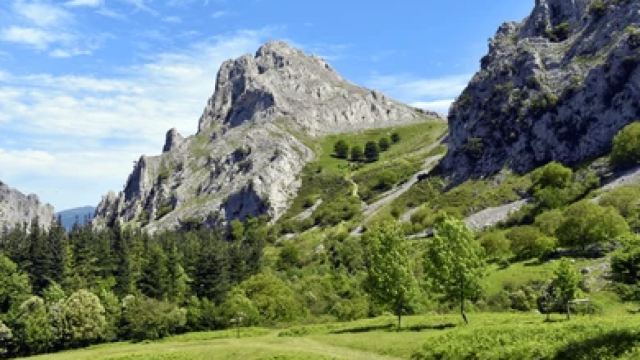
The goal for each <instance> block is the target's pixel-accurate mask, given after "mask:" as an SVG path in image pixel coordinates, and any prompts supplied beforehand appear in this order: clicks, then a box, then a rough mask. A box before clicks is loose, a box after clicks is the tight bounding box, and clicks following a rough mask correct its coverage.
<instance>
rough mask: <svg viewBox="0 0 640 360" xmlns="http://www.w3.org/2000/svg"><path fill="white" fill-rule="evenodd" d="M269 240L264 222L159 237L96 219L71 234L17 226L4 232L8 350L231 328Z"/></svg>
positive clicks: (0, 329)
mask: <svg viewBox="0 0 640 360" xmlns="http://www.w3.org/2000/svg"><path fill="white" fill-rule="evenodd" d="M269 237H270V235H269V233H268V230H267V227H266V226H264V221H260V220H258V219H250V220H248V221H247V222H246V223H245V224H242V223H240V222H234V223H233V226H232V227H231V229H230V230H229V231H225V232H220V231H215V230H196V231H189V232H167V233H163V234H158V235H155V236H151V235H148V234H145V233H143V232H141V231H133V230H129V229H122V228H119V227H116V228H114V229H108V228H107V229H102V230H96V229H93V228H92V227H90V226H85V227H80V226H75V227H74V228H73V229H72V230H71V231H70V232H69V233H68V234H67V233H66V232H65V229H64V228H63V227H62V226H61V225H60V224H58V223H54V224H53V225H52V227H51V229H49V230H48V231H45V230H43V229H42V228H40V227H39V225H38V222H37V221H35V222H34V223H33V224H32V225H31V226H30V228H28V229H26V228H25V227H24V226H22V227H17V228H15V229H13V230H11V231H10V232H7V233H5V234H4V236H2V237H1V238H0V252H1V253H0V321H1V322H0V353H1V354H2V355H3V356H7V357H13V356H24V355H30V354H37V353H44V352H51V351H56V350H62V349H68V348H75V347H81V346H86V345H89V344H94V343H98V342H104V341H116V340H130V339H131V340H143V339H157V338H160V337H163V336H167V335H170V334H174V333H179V332H184V331H199V330H209V329H221V328H225V327H227V326H229V320H230V318H232V317H234V316H235V314H232V313H229V309H231V310H232V309H233V306H232V305H233V304H226V305H225V306H222V304H223V303H224V302H225V301H236V302H237V301H243V299H242V295H243V293H242V290H241V289H239V288H238V284H240V283H242V282H243V281H245V280H247V279H249V278H251V276H252V275H255V274H257V273H259V272H260V268H261V256H262V252H263V251H262V250H263V248H264V244H265V241H267V240H268V239H269ZM258 280H260V279H258ZM263 280H264V281H267V282H268V281H272V280H273V281H275V280H274V279H271V278H266V279H264V277H263ZM254 282H255V281H254ZM234 288H237V289H235V290H234ZM232 290H233V291H235V293H236V297H235V298H233V299H230V297H229V296H227V295H228V294H229V293H230V292H232ZM223 309H224V311H227V312H226V313H225V312H224V311H223Z"/></svg>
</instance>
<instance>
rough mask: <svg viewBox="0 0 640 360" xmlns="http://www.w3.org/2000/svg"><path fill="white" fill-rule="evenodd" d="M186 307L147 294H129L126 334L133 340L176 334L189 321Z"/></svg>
mask: <svg viewBox="0 0 640 360" xmlns="http://www.w3.org/2000/svg"><path fill="white" fill-rule="evenodd" d="M186 315H187V312H186V310H185V309H181V308H178V307H176V306H175V305H173V304H171V303H168V302H166V301H159V300H156V299H152V298H148V297H145V296H128V297H127V298H126V301H124V306H123V314H122V316H123V320H124V324H125V326H124V331H125V335H126V336H127V337H128V338H130V339H133V340H137V341H141V340H156V339H161V338H163V337H166V336H169V335H171V334H175V333H177V332H178V331H180V329H182V328H183V327H184V326H185V324H186V322H187V316H186Z"/></svg>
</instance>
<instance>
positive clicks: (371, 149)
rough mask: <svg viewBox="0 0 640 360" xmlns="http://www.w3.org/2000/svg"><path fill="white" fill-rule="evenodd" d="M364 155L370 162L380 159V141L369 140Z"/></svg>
mask: <svg viewBox="0 0 640 360" xmlns="http://www.w3.org/2000/svg"><path fill="white" fill-rule="evenodd" d="M364 156H365V157H366V158H367V161H369V162H375V161H378V159H379V158H380V148H379V147H378V143H376V142H375V141H368V142H367V143H366V144H365V145H364Z"/></svg>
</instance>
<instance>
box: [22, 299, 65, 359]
mask: <svg viewBox="0 0 640 360" xmlns="http://www.w3.org/2000/svg"><path fill="white" fill-rule="evenodd" d="M15 335H16V338H17V347H18V350H17V352H18V353H20V354H23V355H26V354H38V353H42V352H46V351H48V350H50V349H51V348H52V347H53V345H54V342H55V340H56V339H55V338H54V332H53V329H52V327H51V322H50V317H49V312H48V311H47V307H46V306H45V304H44V301H43V300H42V299H41V298H39V297H37V296H32V297H31V298H29V299H27V300H25V301H24V302H23V303H22V304H21V305H20V309H19V312H18V317H17V319H16V321H15Z"/></svg>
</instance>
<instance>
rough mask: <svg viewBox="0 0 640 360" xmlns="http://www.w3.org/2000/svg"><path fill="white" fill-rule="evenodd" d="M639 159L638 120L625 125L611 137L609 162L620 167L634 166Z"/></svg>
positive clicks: (639, 132)
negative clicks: (611, 146) (611, 144)
mask: <svg viewBox="0 0 640 360" xmlns="http://www.w3.org/2000/svg"><path fill="white" fill-rule="evenodd" d="M639 161H640V122H637V121H636V122H634V123H632V124H630V125H627V126H625V127H624V128H623V129H622V130H620V132H618V134H617V135H616V136H615V137H614V138H613V151H612V152H611V162H612V163H613V164H614V165H615V166H617V167H621V168H625V167H629V166H634V165H636V164H638V162H639Z"/></svg>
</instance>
